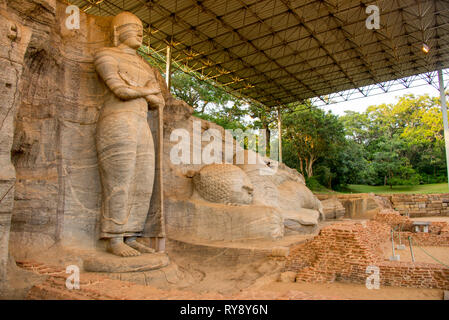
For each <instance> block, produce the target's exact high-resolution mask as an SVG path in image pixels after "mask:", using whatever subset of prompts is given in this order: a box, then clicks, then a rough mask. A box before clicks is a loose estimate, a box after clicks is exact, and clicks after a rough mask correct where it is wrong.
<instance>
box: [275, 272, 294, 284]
mask: <svg viewBox="0 0 449 320" xmlns="http://www.w3.org/2000/svg"><path fill="white" fill-rule="evenodd" d="M295 280H296V272H293V271H285V272H281V274H280V275H279V281H280V282H286V283H288V282H295Z"/></svg>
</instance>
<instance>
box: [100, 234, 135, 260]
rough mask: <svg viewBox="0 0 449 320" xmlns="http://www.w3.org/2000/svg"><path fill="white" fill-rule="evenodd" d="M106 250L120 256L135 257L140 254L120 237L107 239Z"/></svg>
mask: <svg viewBox="0 0 449 320" xmlns="http://www.w3.org/2000/svg"><path fill="white" fill-rule="evenodd" d="M108 252H110V253H112V254H115V255H116V256H120V257H136V256H139V255H140V252H139V251H138V250H135V249H133V248H132V247H131V246H129V245H127V244H125V243H124V242H123V239H122V238H114V239H111V240H109V245H108Z"/></svg>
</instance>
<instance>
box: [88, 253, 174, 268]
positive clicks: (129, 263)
mask: <svg viewBox="0 0 449 320" xmlns="http://www.w3.org/2000/svg"><path fill="white" fill-rule="evenodd" d="M168 263H169V259H168V256H167V255H166V254H165V253H153V254H142V255H141V256H137V257H125V258H123V257H117V256H114V255H111V254H107V253H102V252H98V253H97V254H96V255H93V256H92V257H89V258H86V259H84V260H83V267H84V269H85V270H86V271H89V272H106V273H122V272H143V271H149V270H154V269H159V268H162V267H165V266H167V265H168Z"/></svg>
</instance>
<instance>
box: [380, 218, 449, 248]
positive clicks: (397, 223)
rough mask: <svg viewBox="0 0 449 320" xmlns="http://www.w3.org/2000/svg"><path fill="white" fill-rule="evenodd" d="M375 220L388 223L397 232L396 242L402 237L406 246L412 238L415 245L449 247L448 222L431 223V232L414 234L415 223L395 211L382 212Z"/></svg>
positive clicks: (395, 235) (395, 234)
mask: <svg viewBox="0 0 449 320" xmlns="http://www.w3.org/2000/svg"><path fill="white" fill-rule="evenodd" d="M373 220H375V221H378V222H381V223H386V224H387V225H389V226H390V227H391V228H393V230H396V232H395V233H394V240H395V241H399V237H401V241H402V243H404V244H406V245H408V238H409V237H411V238H412V241H413V244H415V245H419V246H436V247H449V224H448V223H446V222H431V224H430V225H429V232H413V221H412V220H410V219H409V218H408V217H406V216H401V215H400V213H398V212H397V211H394V210H382V211H381V212H379V213H378V214H377V215H376V216H375V217H374V219H373Z"/></svg>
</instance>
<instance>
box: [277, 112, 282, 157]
mask: <svg viewBox="0 0 449 320" xmlns="http://www.w3.org/2000/svg"><path fill="white" fill-rule="evenodd" d="M278 136H279V139H278V140H279V163H282V117H281V107H280V106H279V107H278Z"/></svg>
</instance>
